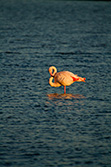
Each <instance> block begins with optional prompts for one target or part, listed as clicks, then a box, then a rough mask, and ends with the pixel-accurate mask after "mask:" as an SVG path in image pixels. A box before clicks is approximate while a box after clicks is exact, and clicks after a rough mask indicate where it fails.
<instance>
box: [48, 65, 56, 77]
mask: <svg viewBox="0 0 111 167" xmlns="http://www.w3.org/2000/svg"><path fill="white" fill-rule="evenodd" d="M56 72H57V69H56V68H55V67H54V66H51V67H49V73H50V75H51V77H54V75H55V73H56Z"/></svg>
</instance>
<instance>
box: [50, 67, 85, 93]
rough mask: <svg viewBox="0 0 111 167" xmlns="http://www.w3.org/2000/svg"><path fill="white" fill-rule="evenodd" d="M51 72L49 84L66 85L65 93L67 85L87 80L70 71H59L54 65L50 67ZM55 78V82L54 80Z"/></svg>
mask: <svg viewBox="0 0 111 167" xmlns="http://www.w3.org/2000/svg"><path fill="white" fill-rule="evenodd" d="M49 73H50V75H51V77H50V79H49V84H50V85H51V86H52V87H60V86H64V94H66V86H69V85H71V84H72V83H73V82H75V81H78V82H85V80H86V78H82V77H79V76H78V75H75V74H73V73H72V72H69V71H61V72H58V73H57V69H56V67H54V66H51V67H50V68H49ZM53 79H54V82H52V81H53Z"/></svg>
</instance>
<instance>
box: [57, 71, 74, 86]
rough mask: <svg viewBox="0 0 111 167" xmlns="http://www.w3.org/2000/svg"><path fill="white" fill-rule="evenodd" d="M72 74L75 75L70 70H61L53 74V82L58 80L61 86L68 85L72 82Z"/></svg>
mask: <svg viewBox="0 0 111 167" xmlns="http://www.w3.org/2000/svg"><path fill="white" fill-rule="evenodd" d="M74 76H75V75H74V74H73V73H72V72H69V71H61V72H58V73H57V74H56V75H55V77H54V79H55V82H59V83H60V84H61V85H63V86H69V85H71V84H72V83H73V82H74V81H73V78H72V77H74Z"/></svg>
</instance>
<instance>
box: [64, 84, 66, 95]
mask: <svg viewBox="0 0 111 167" xmlns="http://www.w3.org/2000/svg"><path fill="white" fill-rule="evenodd" d="M64 94H66V86H64Z"/></svg>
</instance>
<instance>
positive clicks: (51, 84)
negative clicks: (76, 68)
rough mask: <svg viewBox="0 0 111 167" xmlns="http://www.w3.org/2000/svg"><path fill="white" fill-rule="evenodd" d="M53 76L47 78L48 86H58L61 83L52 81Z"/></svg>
mask: <svg viewBox="0 0 111 167" xmlns="http://www.w3.org/2000/svg"><path fill="white" fill-rule="evenodd" d="M53 78H54V77H50V78H49V84H50V86H52V87H59V86H61V84H59V83H58V82H52V80H53Z"/></svg>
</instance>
